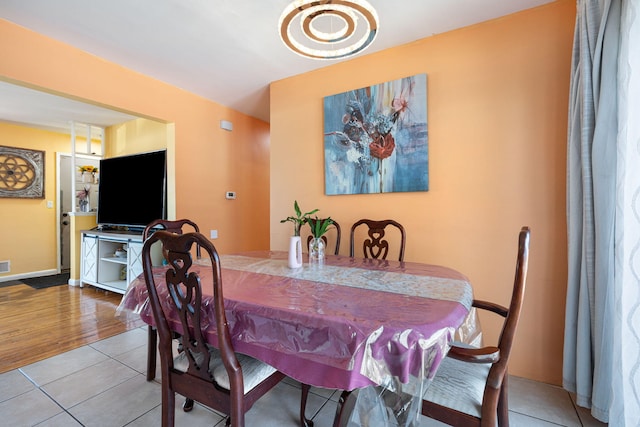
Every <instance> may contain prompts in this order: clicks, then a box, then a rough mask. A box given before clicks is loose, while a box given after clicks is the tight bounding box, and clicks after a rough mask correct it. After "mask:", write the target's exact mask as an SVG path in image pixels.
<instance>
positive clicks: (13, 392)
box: [0, 369, 35, 402]
mask: <svg viewBox="0 0 640 427" xmlns="http://www.w3.org/2000/svg"><path fill="white" fill-rule="evenodd" d="M34 388H35V385H33V383H32V382H31V381H29V379H28V378H27V377H25V376H24V375H22V372H20V371H19V370H17V369H16V370H13V371H9V372H5V373H4V374H0V402H4V401H5V400H8V399H11V398H13V397H16V396H19V395H21V394H23V393H26V392H28V391H30V390H33V389H34Z"/></svg>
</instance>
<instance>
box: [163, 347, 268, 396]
mask: <svg viewBox="0 0 640 427" xmlns="http://www.w3.org/2000/svg"><path fill="white" fill-rule="evenodd" d="M208 349H209V354H210V355H211V356H210V357H211V358H210V359H209V372H212V374H213V379H214V381H215V382H216V383H217V384H218V385H219V386H220V387H222V388H225V389H227V390H228V389H230V388H231V383H230V382H229V375H228V374H227V370H226V368H225V367H224V363H223V361H222V355H221V354H220V350H218V349H217V348H215V347H211V346H208ZM195 358H196V362H197V363H198V364H200V363H202V359H203V357H202V355H199V354H196V356H195ZM236 358H237V359H238V362H239V363H240V367H241V368H242V376H243V380H244V393H245V394H247V393H249V392H250V391H251V390H253V389H254V388H255V387H256V386H258V384H260V383H261V382H263V381H264V380H266V379H267V378H269V377H270V376H271V375H273V374H274V373H276V368H274V367H273V366H271V365H268V364H266V363H264V362H261V361H259V360H258V359H254V358H253V357H251V356H247V355H246V354H242V353H236ZM173 368H174V369H175V370H177V371H181V372H187V369H188V368H189V360H188V358H187V354H186V353H185V352H184V351H183V352H180V354H178V356H176V357H175V358H174V359H173Z"/></svg>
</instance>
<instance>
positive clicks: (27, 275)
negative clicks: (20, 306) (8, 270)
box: [0, 268, 58, 283]
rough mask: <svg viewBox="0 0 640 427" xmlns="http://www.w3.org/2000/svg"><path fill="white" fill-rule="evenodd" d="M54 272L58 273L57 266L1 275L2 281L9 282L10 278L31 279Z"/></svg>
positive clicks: (50, 274)
mask: <svg viewBox="0 0 640 427" xmlns="http://www.w3.org/2000/svg"><path fill="white" fill-rule="evenodd" d="M54 274H58V270H56V269H55V268H52V269H50V270H41V271H30V272H29V273H21V274H12V275H11V276H2V277H0V283H1V282H8V281H10V280H20V279H30V278H32V277H40V276H52V275H54Z"/></svg>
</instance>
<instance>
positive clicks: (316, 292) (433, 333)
mask: <svg viewBox="0 0 640 427" xmlns="http://www.w3.org/2000/svg"><path fill="white" fill-rule="evenodd" d="M221 266H222V283H223V292H224V297H225V307H226V311H227V318H228V320H229V323H230V329H231V335H232V340H233V343H234V346H235V348H236V351H239V352H242V353H245V354H248V355H250V356H253V357H255V358H257V359H260V360H262V361H264V362H267V363H269V364H271V365H273V366H274V367H276V368H277V369H278V370H280V371H282V372H284V373H285V374H287V375H288V376H290V377H292V378H295V379H297V380H299V381H302V382H305V383H307V384H311V385H315V386H320V387H326V388H337V389H342V390H353V389H355V388H361V387H365V386H368V385H372V384H381V383H383V382H384V380H385V378H388V377H389V376H390V375H391V376H394V377H397V378H398V379H399V380H400V381H401V382H406V381H408V380H409V378H410V377H412V376H413V377H417V378H426V377H430V376H431V375H432V374H433V372H434V370H435V368H437V366H438V365H439V362H440V360H441V358H442V357H443V356H444V355H445V354H446V352H447V351H448V345H449V342H450V341H451V338H452V336H453V334H454V332H455V330H456V329H457V328H458V326H460V324H461V323H462V322H463V320H464V319H465V317H466V316H467V314H468V313H469V310H470V305H471V301H472V290H471V285H470V284H469V282H468V280H467V278H466V277H464V276H463V275H462V274H460V273H458V272H456V271H454V270H451V269H448V268H445V267H439V266H432V265H426V264H417V263H400V262H397V261H378V260H370V259H369V260H366V259H353V258H348V257H341V256H327V258H326V259H325V261H324V263H323V264H322V265H318V264H304V267H303V268H301V269H297V270H292V269H289V268H288V267H287V259H286V253H284V252H252V253H245V254H242V255H227V256H222V257H221ZM165 268H166V267H162V268H157V269H156V272H155V274H156V275H157V276H156V277H158V278H160V279H161V280H163V278H164V269H165ZM200 274H201V283H202V284H203V292H204V293H205V294H208V295H211V294H212V290H211V285H210V280H208V278H209V277H210V274H211V271H210V269H209V268H204V266H203V268H201V271H200ZM166 294H167V293H166V290H165V291H161V295H162V296H161V299H165V300H166ZM119 309H120V310H123V309H124V310H134V311H136V312H139V313H140V316H141V317H142V319H143V320H144V321H145V322H147V323H150V324H152V323H153V315H152V312H151V307H150V306H149V305H148V304H147V291H146V287H145V284H144V279H143V278H142V276H140V277H138V278H137V279H136V280H135V281H134V282H133V283H132V284H131V286H130V287H129V289H128V291H127V293H126V294H125V296H124V298H123V300H122V303H121V305H120V307H119ZM203 311H204V312H205V314H204V316H203V319H204V320H203V322H205V323H203V325H202V326H203V328H204V329H206V330H207V331H208V338H207V340H208V341H209V342H210V343H211V344H214V345H215V344H216V342H217V341H216V335H215V320H214V314H213V306H212V305H209V304H205V307H204V308H203ZM176 325H177V323H176Z"/></svg>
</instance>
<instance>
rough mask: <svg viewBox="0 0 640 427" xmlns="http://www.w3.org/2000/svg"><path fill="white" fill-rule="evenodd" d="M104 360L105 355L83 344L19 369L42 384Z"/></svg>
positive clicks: (105, 358) (38, 383)
mask: <svg viewBox="0 0 640 427" xmlns="http://www.w3.org/2000/svg"><path fill="white" fill-rule="evenodd" d="M104 360H107V356H105V355H104V354H102V353H100V352H99V351H96V350H94V349H93V348H91V347H90V346H84V347H80V348H77V349H75V350H71V351H68V352H66V353H62V354H59V355H57V356H54V357H50V358H49V359H45V360H41V361H40V362H36V363H33V364H31V365H27V366H24V367H22V368H20V371H22V372H23V373H24V374H25V375H26V376H28V377H29V378H31V380H33V381H34V382H35V383H36V384H37V385H38V386H43V385H45V384H48V383H50V382H52V381H55V380H57V379H59V378H62V377H66V376H67V375H70V374H73V373H74V372H78V371H80V370H82V369H84V368H87V367H89V366H92V365H95V364H96V363H99V362H102V361H104Z"/></svg>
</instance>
